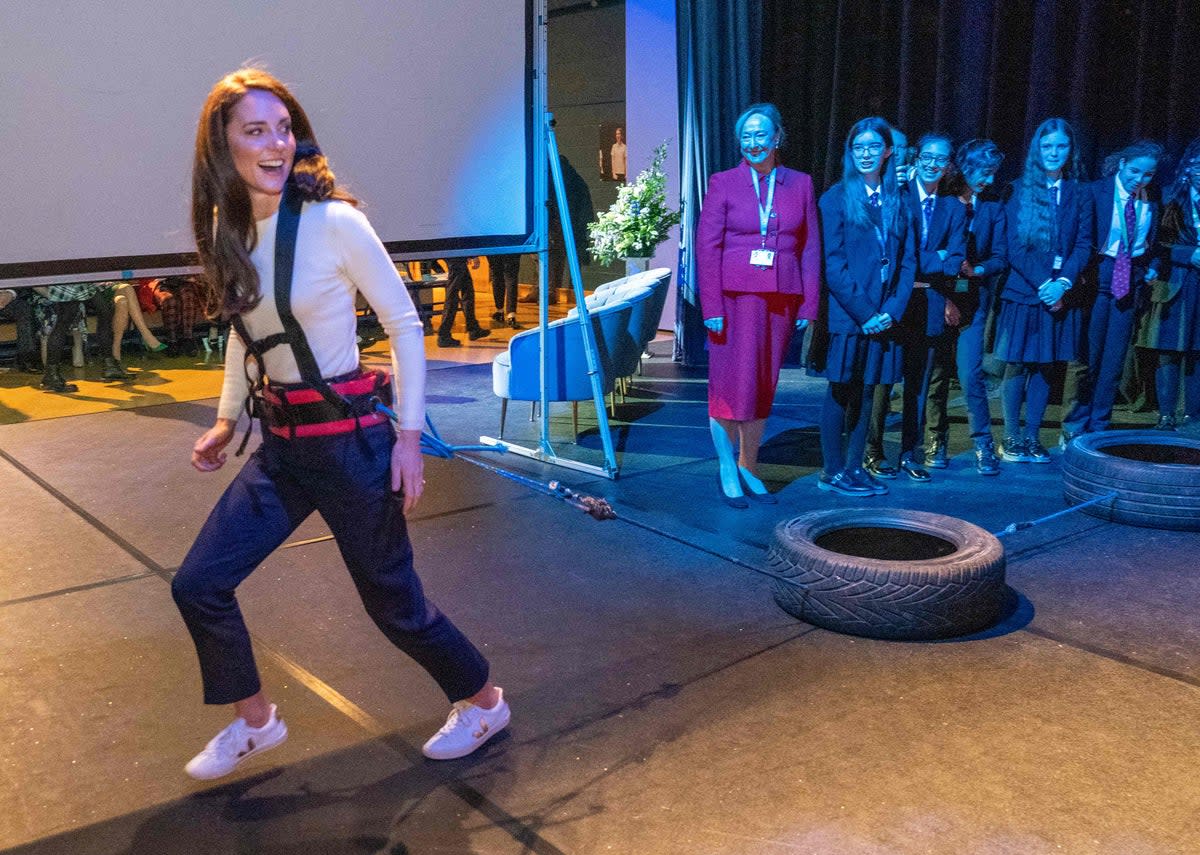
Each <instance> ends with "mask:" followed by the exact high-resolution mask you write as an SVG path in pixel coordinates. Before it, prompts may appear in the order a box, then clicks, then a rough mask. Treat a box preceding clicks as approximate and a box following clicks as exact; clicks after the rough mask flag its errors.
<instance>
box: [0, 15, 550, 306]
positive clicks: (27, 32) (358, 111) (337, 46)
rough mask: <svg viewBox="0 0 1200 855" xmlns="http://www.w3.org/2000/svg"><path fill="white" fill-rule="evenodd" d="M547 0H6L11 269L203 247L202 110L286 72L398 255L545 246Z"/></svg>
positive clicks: (2, 219)
mask: <svg viewBox="0 0 1200 855" xmlns="http://www.w3.org/2000/svg"><path fill="white" fill-rule="evenodd" d="M535 5H537V6H539V7H540V5H541V4H540V3H539V2H538V0H353V2H346V3H336V2H334V3H331V2H329V1H328V0H323V2H314V1H313V0H277V2H265V0H216V2H205V0H196V2H183V0H48V2H44V3H43V2H34V0H0V10H2V15H0V152H3V158H4V164H5V168H4V182H3V186H4V190H3V194H2V195H0V280H3V281H4V282H5V284H9V285H14V284H39V283H45V282H51V281H74V280H79V281H83V280H89V279H90V280H96V279H108V278H118V277H122V276H123V277H125V278H128V277H130V276H139V275H148V274H150V273H156V272H163V271H167V270H171V269H178V268H180V267H186V266H190V265H191V264H193V263H194V256H193V255H192V254H191V253H192V250H193V243H192V237H191V228H190V213H189V195H190V174H191V156H192V147H193V141H194V137H195V131H196V122H197V118H198V116H199V113H200V107H201V105H202V103H203V101H204V98H205V95H206V94H207V93H208V90H209V89H210V87H211V86H212V84H213V83H215V82H216V81H217V80H218V79H219V78H220V77H221V76H222V75H223V74H225V73H226V72H228V71H232V70H233V69H235V68H238V67H239V66H241V65H243V64H245V63H247V62H248V61H249V62H253V63H255V64H258V65H261V66H263V67H265V68H267V69H268V70H269V71H271V72H272V73H274V74H275V75H276V76H277V77H279V78H281V79H282V80H283V81H284V82H285V83H287V84H288V85H289V86H290V87H291V88H292V90H293V92H295V94H296V96H297V97H298V98H299V100H300V103H301V104H302V105H303V106H304V108H305V110H306V111H307V113H308V115H309V118H310V119H311V120H312V123H313V128H314V130H315V132H316V134H317V139H318V141H319V143H320V145H321V148H322V150H323V151H324V152H325V154H326V155H327V156H328V158H329V161H330V163H331V165H332V167H333V169H334V172H335V173H336V174H337V176H338V180H339V182H340V183H343V184H344V185H346V186H347V187H348V189H349V190H350V191H351V192H352V193H354V194H355V195H356V196H358V197H359V198H360V199H362V200H363V202H364V203H365V208H364V210H365V211H366V212H367V214H368V216H369V217H370V219H371V222H372V223H373V225H374V226H375V228H376V230H377V231H378V232H379V235H380V237H381V238H382V239H383V240H384V242H385V244H386V245H387V247H388V249H389V250H390V251H391V252H392V253H393V254H394V255H396V256H398V257H403V256H408V257H416V256H421V255H430V254H435V253H436V254H439V255H467V254H479V253H481V252H484V251H490V252H495V251H497V250H504V249H508V250H510V251H511V250H512V249H514V248H516V247H522V246H524V247H529V246H532V245H533V244H534V242H535V237H534V231H535V228H534V222H535V220H534V213H533V211H534V200H533V195H534V180H533V171H532V163H533V159H534V156H535V150H540V149H539V148H538V147H537V146H535V142H534V135H535V133H540V130H541V129H540V127H539V128H535V127H534V123H533V121H532V116H533V115H534V109H533V108H534V98H535V90H534V87H535V85H540V83H541V81H540V79H539V75H538V73H537V71H536V69H535V68H534V62H535V59H534V57H535V51H534V45H533V26H534V14H535Z"/></svg>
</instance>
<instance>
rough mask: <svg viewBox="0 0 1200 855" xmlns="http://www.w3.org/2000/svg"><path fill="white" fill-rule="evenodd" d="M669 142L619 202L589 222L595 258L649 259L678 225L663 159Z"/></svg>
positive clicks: (609, 260) (656, 152)
mask: <svg viewBox="0 0 1200 855" xmlns="http://www.w3.org/2000/svg"><path fill="white" fill-rule="evenodd" d="M666 159H667V144H666V143H665V142H664V143H662V144H661V145H660V146H658V148H656V149H654V161H653V162H652V163H651V164H650V166H649V167H648V168H646V169H643V170H642V171H641V172H640V173H638V176H637V178H636V179H634V182H633V183H632V184H624V185H622V186H621V188H620V189H619V190H618V191H617V201H615V202H613V204H612V207H610V208H609V209H608V210H607V211H603V212H601V213H599V214H598V216H597V218H596V221H595V222H592V223H588V236H589V237H590V238H591V241H592V244H591V249H592V257H593V258H595V259H596V260H597V261H599V262H600V263H601V264H612V263H613V262H614V261H617V260H618V259H621V258H646V257H648V256H651V255H653V254H654V248H655V247H657V246H658V245H659V244H660V243H662V242H663V241H664V240H666V239H667V233H668V232H669V231H670V229H671V226H674V225H678V223H679V212H678V211H672V210H671V209H670V208H668V207H667V191H666V187H667V176H666V174H665V173H664V172H663V168H662V167H663V162H664V161H665V160H666Z"/></svg>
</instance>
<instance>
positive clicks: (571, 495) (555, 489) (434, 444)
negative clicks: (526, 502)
mask: <svg viewBox="0 0 1200 855" xmlns="http://www.w3.org/2000/svg"><path fill="white" fill-rule="evenodd" d="M375 410H376V412H380V413H383V414H384V415H385V416H387V417H388V418H389V419H391V420H392V421H393V422H395V423H396V424H399V423H400V416H399V415H398V414H397V413H396V411H395V410H393V409H391V408H390V407H388V406H387V405H386V404H384V403H383V402H382V401H376V402H375ZM425 425H426V427H427V428H428V430H424V431H421V452H422V453H423V454H428V455H429V456H430V457H440V458H442V459H444V460H450V459H452V458H457V459H458V460H465V461H466V462H467V463H470V464H472V465H474V466H478V467H479V468H480V469H486V470H487V471H489V472H492V473H495V474H496V475H499V476H500V477H501V478H507V479H508V480H510V481H514V482H516V483H517V484H520V485H521V486H523V487H528V488H529V489H530V490H533V491H534V492H537V493H541V494H542V495H543V496H552V497H553V498H556V499H561V500H562V501H564V502H566V503H567V504H568V505H571V506H572V507H575V508H578V509H579V510H581V511H587V512H588V513H590V514H592V516H594V517H596V518H597V519H611V518H612V517H610V516H597V514H598V513H599V514H604V513H606V512H607V513H611V508H609V506H608V503H607V502H604V501H603V500H602V499H601V500H597V499H594V498H592V497H589V496H582V495H580V494H579V493H576V492H574V491H573V490H571V489H570V488H569V487H567V486H565V485H564V484H563V483H562V482H560V481H551V482H549V483H546V482H543V481H539V480H537V479H536V478H529V477H527V476H525V475H520V474H518V473H516V472H512V471H509V470H508V469H502V468H501V467H499V466H493V465H492V464H490V463H485V462H484V461H482V460H479V459H478V458H475V457H470V456H467V455H464V454H463V453H462V452H464V451H490V452H493V453H497V454H504V453H506V452H507V451H508V446H506V445H505V444H504V443H502V442H501V443H496V444H495V445H451V444H450V443H448V442H446V441H445V440H444V439H442V437H441V434H439V433H438V429H437V427H436V426H435V425H434V423H433V419H431V418H429V414H428V413H426V415H425ZM613 516H615V514H614V515H613Z"/></svg>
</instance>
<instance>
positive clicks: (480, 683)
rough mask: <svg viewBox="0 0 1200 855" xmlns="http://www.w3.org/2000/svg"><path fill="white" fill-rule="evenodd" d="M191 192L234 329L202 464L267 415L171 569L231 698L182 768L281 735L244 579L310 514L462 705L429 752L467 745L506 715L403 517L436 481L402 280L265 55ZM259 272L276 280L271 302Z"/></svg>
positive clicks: (209, 681)
mask: <svg viewBox="0 0 1200 855" xmlns="http://www.w3.org/2000/svg"><path fill="white" fill-rule="evenodd" d="M192 187H193V199H192V216H193V226H194V228H195V234H196V245H197V248H198V249H199V251H200V257H201V259H202V261H203V262H204V267H205V274H206V281H207V283H208V287H209V292H210V304H211V306H212V308H213V309H214V311H215V312H217V313H219V314H220V315H221V316H222V317H224V318H226V319H228V320H229V321H230V322H231V323H232V325H233V330H234V332H233V333H232V334H231V335H230V339H229V344H228V346H227V348H226V358H225V379H224V384H223V388H222V390H221V400H220V403H219V405H218V408H217V419H216V423H215V424H214V425H213V427H212V428H210V429H209V430H208V431H206V432H205V433H204V434H203V435H202V436H201V437H200V438H199V439H198V440H196V443H195V445H194V446H193V448H192V466H193V467H195V468H196V469H197V470H199V471H200V472H213V471H216V470H218V469H220V468H221V467H222V466H223V465H224V464H225V461H226V455H225V448H226V446H228V445H229V443H230V441H231V440H232V439H233V433H234V426H235V425H236V423H237V419H238V415H239V414H240V413H241V412H242V411H243V409H245V410H249V411H250V412H251V413H252V414H254V415H261V418H262V420H263V422H264V427H265V429H264V431H263V442H262V445H261V446H260V447H259V448H258V449H257V450H256V451H255V452H254V454H252V455H251V456H250V458H249V459H248V460H247V461H246V464H245V465H244V466H243V467H242V469H241V470H240V471H239V472H238V474H237V476H236V477H235V478H234V480H233V482H232V483H231V484H230V486H229V487H228V489H226V491H225V493H224V494H223V495H222V496H221V499H220V500H219V501H218V502H217V506H216V507H215V508H214V509H213V511H212V513H211V514H210V515H209V518H208V521H207V522H206V523H205V524H204V528H203V529H202V530H201V532H200V534H199V536H197V538H196V542H195V544H194V545H193V546H192V548H191V550H190V551H189V552H188V555H187V557H186V558H185V559H184V562H183V565H182V566H181V567H180V568H179V572H178V573H177V574H176V575H175V578H174V580H173V581H172V587H171V590H172V594H173V595H174V597H175V602H176V604H177V605H178V607H179V610H180V613H181V614H182V615H183V618H184V622H185V623H186V624H187V626H188V629H189V631H190V632H191V634H192V638H193V640H194V642H195V645H196V653H197V656H198V657H199V660H200V671H201V675H202V678H203V684H204V700H205V702H206V703H210V704H233V705H234V707H235V708H236V711H237V718H236V719H235V720H234V722H233V723H232V724H230V725H229V726H228V727H226V728H225V729H224V730H222V731H221V733H219V734H218V735H217V737H216V738H214V739H213V740H211V741H210V742H209V743H208V745H207V746H206V747H205V748H204V750H203V751H201V752H200V753H199V754H197V755H196V756H195V757H194V758H193V759H192V761H191V762H190V763H188V764H187V767H186V770H187V772H188V774H190V775H191V776H192V777H195V778H200V779H211V778H219V777H223V776H224V775H227V774H229V773H230V772H232V771H233V770H234V768H236V766H237V765H238V764H239V763H240V762H241V761H242V760H244V759H246V758H248V757H250V756H252V755H253V754H256V753H259V752H261V751H265V750H268V749H270V748H273V747H274V746H276V745H279V744H280V743H282V742H283V741H284V739H286V738H287V735H288V729H287V726H286V725H284V723H283V720H282V718H280V717H279V716H278V715H277V711H276V707H275V705H274V704H272V703H271V702H270V701H269V699H268V697H267V695H266V693H265V691H264V690H263V687H262V685H261V682H260V680H259V675H258V670H257V668H256V666H255V663H254V656H253V653H252V651H251V648H250V637H249V633H248V632H247V630H246V626H245V623H244V622H243V620H242V615H241V611H240V610H239V609H238V605H237V600H236V597H235V591H236V589H237V587H238V585H239V584H240V583H241V582H242V580H244V579H245V578H246V577H247V576H249V575H250V573H252V572H253V571H254V570H255V568H256V567H257V566H258V564H259V563H260V562H261V561H263V559H265V558H266V557H267V556H268V555H269V554H270V553H271V552H272V551H273V550H274V549H275V548H277V547H278V546H279V545H280V544H281V543H282V542H283V541H284V540H285V539H286V538H287V537H288V536H289V535H290V534H291V532H292V531H293V530H294V529H295V527H296V526H297V525H299V524H300V522H301V521H303V520H304V519H305V518H306V517H308V516H309V515H310V514H311V513H312V512H313V511H317V512H318V513H320V514H321V516H322V517H323V518H324V519H325V521H326V523H327V524H328V525H329V527H330V529H331V530H332V532H333V536H334V539H335V540H336V541H337V544H338V547H339V549H340V550H341V554H342V556H343V557H344V559H345V561H346V565H347V569H348V570H349V571H350V575H351V576H352V577H353V579H354V581H355V583H356V586H357V588H358V591H359V593H360V595H361V597H362V599H363V605H364V606H365V607H366V611H367V613H368V614H370V615H371V616H372V617H373V618H374V619H375V622H376V624H377V625H378V626H379V628H380V629H381V630H382V631H383V632H384V634H385V635H386V636H387V637H388V639H389V640H391V641H392V643H393V644H395V645H396V646H397V647H398V648H400V649H401V650H403V651H404V652H405V653H407V654H409V655H410V656H411V657H412V658H413V659H414V660H416V661H417V662H418V663H419V664H420V665H422V666H424V667H425V668H426V670H427V671H428V672H429V673H430V675H431V676H433V677H434V679H435V680H436V681H437V682H438V683H439V685H440V686H441V688H442V690H443V691H444V692H445V694H446V696H447V697H448V699H449V700H450V701H451V702H452V703H453V704H454V706H453V709H452V712H451V714H450V717H449V719H448V720H447V722H446V725H445V726H444V727H443V728H442V729H441V730H439V731H438V732H437V733H436V734H434V736H433V737H432V738H430V739H429V741H428V742H426V744H425V747H424V751H425V754H426V756H428V757H430V758H432V759H438V760H446V759H452V758H455V757H462V756H464V755H466V754H469V753H471V752H472V751H474V750H475V749H476V748H478V747H479V746H480V745H482V744H483V743H484V742H485V741H486V740H487V739H490V738H491V737H492V736H494V735H495V734H496V733H498V732H500V731H501V730H502V729H503V728H504V727H505V726H506V725H507V724H508V717H509V711H508V705H507V704H506V703H505V702H504V699H503V695H502V694H501V691H500V689H498V688H497V687H496V686H494V685H493V684H492V683H491V681H490V679H489V675H488V663H487V660H485V659H484V658H483V656H482V655H481V654H480V652H479V650H478V649H476V648H475V646H474V645H472V644H471V642H470V641H468V640H467V639H466V637H465V636H464V635H463V634H462V633H461V632H459V630H458V629H457V628H455V626H454V625H453V624H452V623H451V622H450V620H449V619H448V618H447V617H446V616H445V615H443V614H442V613H441V612H440V611H438V609H437V608H436V607H435V606H434V605H433V604H432V603H431V602H429V601H428V600H426V599H425V597H424V594H423V592H422V587H421V582H420V580H419V579H418V577H417V575H416V572H415V570H414V568H413V552H412V545H411V544H410V543H409V540H408V533H407V528H406V525H405V518H404V514H405V513H406V512H408V511H410V510H411V509H412V508H413V507H415V505H416V503H417V501H418V500H419V499H420V497H421V494H422V491H423V489H424V486H425V479H424V477H423V471H424V468H423V464H422V458H421V448H420V437H421V428H422V426H423V420H424V413H425V353H424V347H423V343H422V335H421V321H420V320H419V318H418V317H417V312H416V309H415V308H414V307H413V304H412V300H411V299H410V297H409V295H408V291H407V290H406V289H405V288H404V285H403V283H402V282H401V281H400V278H399V276H398V275H397V273H396V268H395V265H393V263H392V261H391V259H390V258H389V257H388V254H387V251H386V250H385V249H384V247H383V244H382V243H381V242H380V240H379V238H378V236H377V235H376V234H375V231H374V229H373V228H372V227H371V224H370V223H369V222H367V219H366V217H364V216H363V215H362V213H361V212H359V211H358V210H357V208H356V207H355V204H356V203H355V200H354V198H353V197H351V196H349V195H348V194H347V193H345V192H344V191H341V190H339V189H338V187H337V184H336V181H335V179H334V175H333V172H332V171H331V170H330V169H329V166H328V164H327V163H326V161H325V157H324V155H322V153H321V150H320V149H319V148H318V147H317V143H316V137H315V135H314V133H313V130H312V127H311V125H310V124H309V121H308V116H307V115H306V114H305V112H304V110H303V108H302V107H301V106H300V104H299V102H298V101H297V100H296V99H295V98H294V97H293V96H292V94H291V92H290V91H289V90H288V89H287V87H285V86H284V85H283V84H282V83H281V82H280V81H279V80H277V79H276V78H275V77H273V76H271V75H270V74H267V73H266V72H264V71H262V70H260V69H255V68H244V69H240V70H238V71H235V72H233V73H231V74H228V75H226V76H225V77H224V78H222V79H221V80H220V81H219V82H218V83H217V85H216V86H214V87H213V89H212V91H211V92H210V93H209V96H208V99H207V100H206V101H205V104H204V109H203V111H202V113H201V118H200V124H199V130H198V132H197V135H196V149H195V164H194V168H193V175H192ZM266 283H271V284H273V286H274V287H273V288H272V289H271V291H270V295H269V296H268V297H267V298H266V299H264V293H263V291H264V285H265V284H266ZM360 293H361V294H362V296H363V297H364V298H365V299H366V300H367V301H368V302H369V303H370V304H371V306H372V307H373V308H374V309H375V311H376V314H377V315H378V316H379V320H380V322H381V323H382V325H383V327H384V329H385V330H386V331H387V333H388V337H389V340H390V344H391V352H392V364H393V366H394V369H395V372H396V375H397V382H396V383H395V384H394V387H395V388H396V389H397V390H398V391H397V396H398V398H399V400H398V401H397V402H396V404H395V411H396V412H397V413H398V414H399V415H398V416H397V417H396V422H397V429H396V430H393V428H392V427H391V425H389V424H388V422H387V420H386V419H385V418H384V417H383V416H382V415H381V414H380V412H379V411H378V405H379V404H381V403H382V404H386V403H390V402H391V393H392V389H393V384H392V383H391V382H390V380H389V378H388V377H387V375H386V374H384V373H382V372H374V371H364V370H363V369H362V367H361V366H360V365H359V358H358V349H357V347H356V344H355V311H354V307H355V298H356V295H357V294H360Z"/></svg>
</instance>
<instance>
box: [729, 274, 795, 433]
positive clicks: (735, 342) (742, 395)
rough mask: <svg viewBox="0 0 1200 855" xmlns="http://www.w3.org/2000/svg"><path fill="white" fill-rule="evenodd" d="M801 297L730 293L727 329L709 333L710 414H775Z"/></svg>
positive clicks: (749, 417)
mask: <svg viewBox="0 0 1200 855" xmlns="http://www.w3.org/2000/svg"><path fill="white" fill-rule="evenodd" d="M800 300H801V295H799V294H775V293H751V292H745V291H742V292H726V293H724V294H722V295H721V302H722V305H723V306H724V314H725V329H724V331H723V332H722V334H721V335H719V336H718V335H714V334H713V333H712V332H709V334H708V414H709V415H710V416H715V417H716V418H719V419H730V420H731V421H738V422H746V421H753V420H755V419H765V418H766V417H767V416H768V415H770V413H771V404H772V402H773V401H774V400H775V387H776V385H778V383H779V368H780V366H781V365H783V357H784V354H785V353H787V349H788V345H789V344H791V341H792V333H793V332H794V331H795V329H796V317H797V315H798V313H799V311H800Z"/></svg>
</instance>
